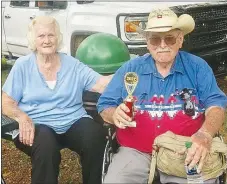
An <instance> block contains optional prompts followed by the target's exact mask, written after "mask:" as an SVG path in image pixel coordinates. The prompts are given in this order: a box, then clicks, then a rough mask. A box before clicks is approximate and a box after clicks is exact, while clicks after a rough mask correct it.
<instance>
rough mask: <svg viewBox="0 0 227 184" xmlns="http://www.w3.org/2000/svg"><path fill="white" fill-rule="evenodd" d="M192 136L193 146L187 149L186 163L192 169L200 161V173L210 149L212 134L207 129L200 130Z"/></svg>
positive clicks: (198, 170) (198, 169)
mask: <svg viewBox="0 0 227 184" xmlns="http://www.w3.org/2000/svg"><path fill="white" fill-rule="evenodd" d="M191 138H192V146H191V148H189V149H188V151H187V156H186V159H185V165H189V169H192V168H193V167H194V166H195V165H196V164H197V163H198V168H197V172H198V173H199V172H200V171H201V170H202V167H203V164H204V162H205V159H206V156H207V153H209V151H210V148H211V144H212V136H211V135H210V134H209V133H207V132H205V131H202V130H199V131H198V132H196V133H195V134H193V135H192V136H191Z"/></svg>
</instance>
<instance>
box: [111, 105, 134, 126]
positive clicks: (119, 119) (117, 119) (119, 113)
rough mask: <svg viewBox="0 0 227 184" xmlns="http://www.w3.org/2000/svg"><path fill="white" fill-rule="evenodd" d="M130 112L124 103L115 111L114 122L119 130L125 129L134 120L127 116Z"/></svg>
mask: <svg viewBox="0 0 227 184" xmlns="http://www.w3.org/2000/svg"><path fill="white" fill-rule="evenodd" d="M129 111H130V110H129V108H128V107H127V106H126V105H125V104H124V103H122V104H120V105H119V106H118V107H117V108H116V110H115V111H114V114H113V120H114V124H115V125H116V126H117V127H118V128H122V129H124V128H126V126H128V125H129V124H130V122H132V118H130V117H129V116H128V115H127V114H126V113H127V112H129Z"/></svg>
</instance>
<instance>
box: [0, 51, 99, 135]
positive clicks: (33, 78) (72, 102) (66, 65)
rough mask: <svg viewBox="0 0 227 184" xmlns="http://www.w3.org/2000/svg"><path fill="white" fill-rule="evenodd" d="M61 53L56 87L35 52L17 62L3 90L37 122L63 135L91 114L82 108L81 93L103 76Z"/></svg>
mask: <svg viewBox="0 0 227 184" xmlns="http://www.w3.org/2000/svg"><path fill="white" fill-rule="evenodd" d="M59 56H60V62H61V68H60V70H59V72H58V73H57V81H56V86H55V88H54V89H53V90H52V89H50V88H49V87H48V85H47V83H46V81H45V79H44V77H43V75H42V74H41V73H40V72H39V70H38V66H37V63H36V56H35V54H34V53H32V54H29V55H27V56H23V57H21V58H19V59H18V60H17V61H16V62H15V64H14V66H13V67H12V69H11V71H10V73H9V76H8V78H7V80H6V82H5V84H4V86H3V89H2V90H3V91H4V92H5V93H6V94H8V95H9V96H10V97H11V98H13V99H14V100H15V101H16V102H18V106H19V108H20V109H21V110H22V111H24V112H25V113H27V114H28V116H29V117H30V118H31V119H32V120H33V122H34V123H36V124H45V125H47V126H49V127H51V128H52V129H54V130H55V131H56V132H57V133H59V134H60V133H64V132H66V131H67V130H68V129H69V128H70V126H71V125H72V124H73V123H74V122H75V121H77V120H78V119H80V118H82V117H90V116H89V115H87V113H86V111H85V109H84V108H83V101H82V93H83V91H84V90H90V89H91V88H92V87H93V85H94V84H95V83H96V81H97V79H98V78H99V77H100V75H99V74H98V73H96V72H95V71H93V70H92V69H90V68H89V67H87V66H86V65H84V64H83V63H81V62H80V61H78V60H77V59H75V58H73V57H71V56H67V55H65V54H63V53H59Z"/></svg>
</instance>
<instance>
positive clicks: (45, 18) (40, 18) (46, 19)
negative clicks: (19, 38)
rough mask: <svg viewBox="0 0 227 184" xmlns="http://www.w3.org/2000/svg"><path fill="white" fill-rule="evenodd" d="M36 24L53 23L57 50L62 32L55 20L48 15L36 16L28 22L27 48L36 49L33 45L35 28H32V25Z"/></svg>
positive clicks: (60, 42)
mask: <svg viewBox="0 0 227 184" xmlns="http://www.w3.org/2000/svg"><path fill="white" fill-rule="evenodd" d="M36 24H42V25H46V24H54V28H55V33H56V36H57V40H58V45H57V50H59V49H60V47H61V44H62V33H61V31H60V26H59V24H58V22H57V20H56V19H55V18H53V17H50V16H37V17H35V18H34V19H33V20H32V21H31V22H30V24H29V26H28V34H27V39H28V48H29V49H31V50H32V51H36V49H37V48H36V47H35V30H34V26H35V25H36Z"/></svg>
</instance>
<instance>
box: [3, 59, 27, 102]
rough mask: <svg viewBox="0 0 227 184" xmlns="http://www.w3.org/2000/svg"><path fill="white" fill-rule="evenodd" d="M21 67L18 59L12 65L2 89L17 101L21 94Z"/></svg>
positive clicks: (22, 84)
mask: <svg viewBox="0 0 227 184" xmlns="http://www.w3.org/2000/svg"><path fill="white" fill-rule="evenodd" d="M23 86H24V82H23V67H22V63H21V61H20V59H18V60H17V61H16V62H15V64H14V65H13V67H12V69H11V71H10V73H9V75H8V77H7V79H6V81H5V83H4V85H3V87H2V91H3V92H5V93H6V94H7V95H9V96H10V97H11V98H13V99H14V100H15V101H16V102H19V101H20V100H21V98H22V95H23V89H24V87H23Z"/></svg>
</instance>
